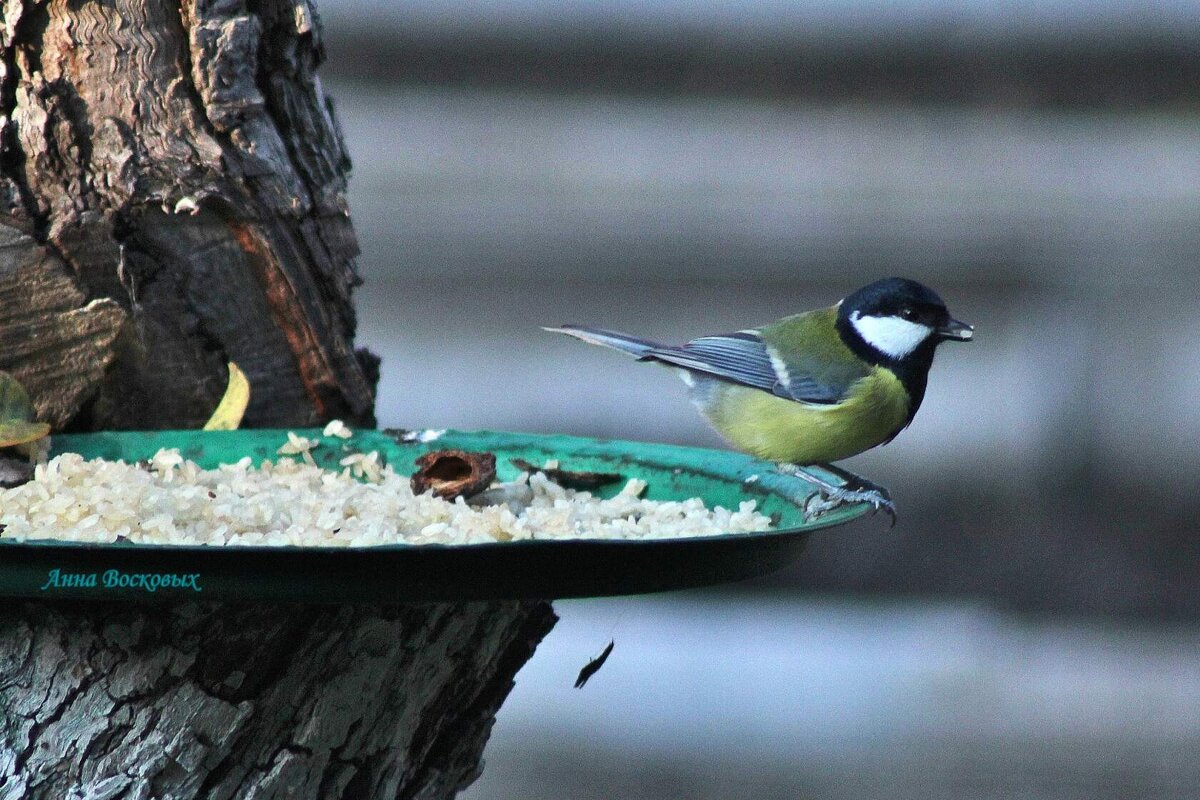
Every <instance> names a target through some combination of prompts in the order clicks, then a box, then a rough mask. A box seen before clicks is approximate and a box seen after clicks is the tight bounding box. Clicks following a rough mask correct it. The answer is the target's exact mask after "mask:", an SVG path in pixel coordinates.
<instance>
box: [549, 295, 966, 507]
mask: <svg viewBox="0 0 1200 800" xmlns="http://www.w3.org/2000/svg"><path fill="white" fill-rule="evenodd" d="M546 330H548V331H554V332H557V333H565V334H567V335H569V336H574V337H575V338H577V339H582V340H583V341H585V342H589V343H591V344H598V345H603V346H605V347H611V348H614V349H616V350H621V351H623V352H625V353H628V354H630V355H632V356H634V357H635V358H637V359H638V360H639V361H656V362H659V363H661V364H665V365H667V366H669V367H673V368H675V369H676V370H677V371H678V372H679V376H680V377H681V378H682V379H683V381H684V383H686V384H687V386H688V388H689V391H690V394H691V398H692V401H693V402H694V403H695V405H696V406H697V407H698V408H699V409H700V411H701V413H703V414H704V416H705V417H707V418H708V421H709V422H710V423H711V424H712V426H713V427H714V428H716V430H717V432H718V433H720V434H721V435H722V436H723V437H725V439H727V440H728V441H729V442H730V443H731V444H732V445H733V446H734V447H736V448H737V449H739V450H742V451H744V452H747V453H750V454H752V455H755V456H757V457H759V458H763V459H767V460H769V461H775V462H779V463H780V466H781V469H784V470H785V471H787V472H790V473H791V474H794V475H798V476H799V477H803V478H805V479H806V480H809V481H812V482H813V483H815V484H817V485H818V486H819V487H820V488H821V490H822V493H824V494H825V496H826V498H827V500H828V501H829V502H830V503H831V504H835V505H836V504H838V503H842V502H850V501H865V502H869V503H871V504H873V505H874V506H875V508H876V509H879V508H883V509H885V510H887V511H888V512H889V513H891V514H892V516H893V519H894V517H895V509H894V506H893V504H892V502H891V500H890V498H888V496H887V493H886V492H885V491H884V490H882V489H881V488H879V487H877V486H872V485H867V484H865V483H860V484H859V485H858V486H856V487H853V488H851V487H850V486H849V485H846V486H834V485H832V484H830V483H827V482H825V481H823V480H821V479H819V478H817V477H816V476H815V475H812V474H811V473H807V472H805V471H804V470H802V469H800V467H802V466H807V465H813V464H819V465H821V466H823V467H825V468H826V469H831V470H832V471H833V472H834V473H836V474H839V475H841V476H842V477H843V478H845V477H847V473H844V472H842V471H841V470H838V469H837V468H835V467H832V466H831V462H833V461H840V460H841V459H843V458H848V457H850V456H853V455H856V454H858V453H861V452H863V451H864V450H869V449H871V448H872V447H875V446H877V445H881V444H886V443H887V442H890V441H891V440H892V439H894V438H895V437H896V435H897V434H898V433H900V431H902V430H904V429H905V428H906V427H908V425H909V424H910V423H911V422H912V421H913V418H914V417H915V416H916V414H917V409H919V408H920V407H921V401H922V399H924V397H925V386H926V382H927V381H928V378H929V368H930V366H931V365H932V364H933V354H934V351H935V350H936V349H937V346H938V345H939V344H941V343H942V342H944V341H970V339H971V337H972V335H973V333H974V328H972V327H971V326H970V325H967V324H965V323H962V322H959V321H958V320H956V319H954V318H952V317H951V316H950V312H949V311H947V310H946V304H945V303H944V302H942V298H940V297H938V295H937V293H935V292H934V291H933V290H932V289H929V288H928V287H926V286H923V285H922V284H920V283H918V282H916V281H913V280H908V279H906V278H885V279H883V280H879V281H876V282H875V283H872V284H870V285H868V286H864V287H863V288H861V289H859V290H858V291H856V292H854V293H853V294H851V295H849V296H848V297H846V298H844V299H842V300H841V301H839V302H838V303H836V304H835V305H832V306H830V307H828V308H821V309H817V310H815V311H807V312H804V313H802V314H795V315H792V316H789V317H784V318H783V319H780V320H778V321H776V322H772V323H770V324H768V325H764V326H763V327H761V328H750V329H747V330H742V331H738V332H737V333H727V334H722V335H719V336H704V337H701V338H699V339H693V340H692V341H690V342H688V343H687V344H685V345H682V346H679V347H675V346H671V345H665V344H659V343H658V342H653V341H650V340H648V339H642V338H639V337H636V336H628V335H626V334H623V333H616V332H614V331H608V330H602V329H600V328H590V327H585V326H581V325H563V326H562V327H558V328H546Z"/></svg>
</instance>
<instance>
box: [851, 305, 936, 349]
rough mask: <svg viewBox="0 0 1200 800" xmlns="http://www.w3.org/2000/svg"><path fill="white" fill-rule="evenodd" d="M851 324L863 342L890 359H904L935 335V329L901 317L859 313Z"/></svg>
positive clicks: (852, 317)
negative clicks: (868, 315)
mask: <svg viewBox="0 0 1200 800" xmlns="http://www.w3.org/2000/svg"><path fill="white" fill-rule="evenodd" d="M850 322H851V324H852V325H854V329H855V330H856V331H858V335H859V336H861V337H862V338H863V341H864V342H866V343H867V344H869V345H871V347H874V348H875V349H876V350H878V351H879V352H881V353H883V354H884V355H885V356H888V357H889V358H904V357H905V356H906V355H908V354H909V353H911V352H912V351H913V350H916V349H917V346H918V345H919V344H921V342H923V341H925V340H926V339H928V338H929V337H930V336H931V335H932V334H933V329H932V328H930V327H929V326H927V325H921V324H920V323H917V322H909V321H908V320H906V319H903V318H901V317H866V316H862V315H861V314H859V313H858V312H857V311H856V312H854V314H852V315H851V316H850Z"/></svg>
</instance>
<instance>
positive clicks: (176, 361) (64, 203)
mask: <svg viewBox="0 0 1200 800" xmlns="http://www.w3.org/2000/svg"><path fill="white" fill-rule="evenodd" d="M3 14H4V33H3V35H2V36H0V49H2V51H3V57H2V59H0V61H2V62H3V68H2V69H0V103H2V105H3V107H2V114H3V131H2V133H0V141H2V142H3V144H4V154H3V158H2V160H0V174H3V176H4V177H3V180H4V188H3V189H2V190H0V200H4V201H5V202H6V203H7V205H8V207H9V209H10V217H11V218H12V219H13V220H14V221H19V222H20V223H22V224H23V227H24V229H25V231H26V232H27V233H29V234H32V236H33V238H34V239H36V240H37V241H36V242H34V243H33V244H34V245H40V246H45V247H48V248H50V249H51V250H52V251H53V252H54V253H55V254H56V255H57V256H58V257H59V258H61V259H62V261H63V262H64V263H65V264H67V265H68V266H69V268H70V271H71V273H72V274H73V276H74V278H75V280H76V281H77V284H78V287H79V290H80V291H81V292H83V294H84V295H86V296H87V297H89V298H96V297H108V298H112V299H113V300H114V301H116V302H117V303H119V304H120V305H121V307H122V308H124V309H125V310H126V312H127V315H128V320H127V325H126V327H127V328H128V330H127V335H125V336H122V337H118V338H117V339H116V340H115V342H114V345H113V346H114V350H115V353H114V356H113V359H112V360H113V362H114V369H113V370H112V371H111V372H110V375H109V379H108V380H106V381H104V382H103V383H102V384H101V385H100V386H99V387H98V388H97V390H96V392H95V393H94V395H93V396H91V397H88V398H87V400H88V401H89V402H90V403H91V405H90V407H87V408H82V407H81V408H80V409H79V410H80V411H81V412H83V413H84V414H85V416H86V417H87V418H88V420H89V424H92V425H103V426H105V427H109V428H133V427H139V428H160V427H168V426H179V425H184V426H190V425H195V424H199V423H202V422H203V421H204V419H205V418H206V417H207V414H208V412H209V411H211V409H212V406H213V404H214V403H215V402H216V400H217V399H218V398H219V397H220V393H221V390H222V388H223V386H224V380H225V362H226V361H229V360H233V361H236V362H237V363H238V364H239V365H240V366H241V367H242V369H243V371H245V372H246V375H247V377H248V378H249V379H250V382H251V385H252V386H253V387H254V389H255V396H254V398H252V400H251V405H250V408H249V410H248V412H247V423H248V424H250V425H263V424H267V423H273V424H280V425H311V424H316V423H319V422H322V421H324V420H327V419H330V418H333V417H341V418H344V419H346V420H347V421H349V422H353V423H355V424H360V425H361V424H373V422H374V420H373V414H372V408H373V402H372V401H373V397H372V394H373V391H374V387H373V385H372V384H371V383H370V382H369V379H368V378H369V376H368V375H367V374H366V371H365V370H364V366H363V364H361V363H360V361H359V358H358V357H357V356H356V354H355V352H354V349H353V337H354V327H355V319H354V313H353V307H352V305H351V302H350V293H351V290H352V289H353V287H354V286H355V285H357V284H358V282H359V279H358V275H357V273H356V272H355V267H354V257H355V255H357V252H358V245H357V241H356V239H355V236H354V230H353V227H352V226H351V223H350V218H349V210H348V206H347V202H346V176H347V173H348V171H349V158H348V156H347V154H346V151H345V147H344V145H343V143H342V140H341V136H340V134H339V131H338V128H337V125H336V123H335V122H334V119H333V115H332V112H331V109H330V107H329V105H328V102H327V99H326V98H325V96H324V93H323V92H322V91H321V87H320V83H319V81H318V79H317V76H316V68H317V66H318V64H319V62H320V60H321V57H322V51H321V44H320V35H319V29H318V27H317V25H316V24H315V21H316V20H315V15H314V12H313V10H312V9H311V8H310V7H309V6H308V5H307V3H306V2H304V0H300V2H298V3H288V2H283V1H282V0H276V1H275V2H259V3H250V4H246V3H243V2H236V1H231V2H215V1H210V2H184V3H182V4H181V5H178V6H177V5H176V4H174V3H170V2H166V1H165V0H157V1H156V2H146V1H144V0H116V2H111V3H108V2H106V3H100V2H82V3H74V2H67V0H45V2H35V0H23V2H9V3H7V4H5V6H4V12H3ZM30 389H31V390H32V391H33V392H34V394H37V393H39V392H40V391H41V387H40V386H36V385H35V386H31V387H30ZM164 397H166V398H170V400H169V402H164V403H161V404H160V403H150V401H152V400H153V401H158V400H160V399H162V398H164ZM147 405H150V406H152V407H151V408H147Z"/></svg>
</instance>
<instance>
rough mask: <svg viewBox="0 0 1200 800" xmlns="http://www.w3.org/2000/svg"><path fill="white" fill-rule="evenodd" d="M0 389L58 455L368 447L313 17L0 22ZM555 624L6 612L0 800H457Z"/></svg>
mask: <svg viewBox="0 0 1200 800" xmlns="http://www.w3.org/2000/svg"><path fill="white" fill-rule="evenodd" d="M0 17H2V19H0V369H5V370H7V371H9V372H11V373H13V374H14V375H15V376H16V377H17V378H18V379H19V380H21V382H22V383H23V384H24V385H25V386H26V388H27V389H28V390H29V392H30V395H31V397H32V399H33V401H34V404H35V407H36V408H37V409H38V413H39V415H40V417H41V418H42V419H44V420H46V421H48V422H51V423H52V424H53V425H54V426H55V428H56V429H57V430H64V429H67V430H89V429H101V428H108V429H113V428H140V429H146V428H168V427H196V426H198V425H199V424H201V423H202V422H203V421H204V420H205V419H206V418H207V417H208V415H209V414H210V413H211V411H212V409H213V407H214V406H215V405H216V402H217V400H218V399H219V397H220V395H221V392H222V391H223V389H224V385H225V381H226V366H225V365H226V363H227V362H228V361H235V362H237V363H238V364H239V366H241V368H242V369H243V370H244V371H245V373H246V375H247V377H248V378H249V379H250V382H251V385H252V387H253V394H252V399H251V405H250V408H249V409H248V411H247V415H246V420H245V424H246V425H247V426H280V427H292V426H303V425H311V424H319V423H321V422H323V421H325V420H328V419H331V418H334V417H340V418H342V419H345V420H346V421H347V422H349V423H351V424H357V425H370V424H374V416H373V407H374V397H373V393H374V384H375V381H376V379H377V370H378V360H377V359H376V358H375V357H374V356H373V355H371V354H370V353H367V352H365V351H361V350H359V351H355V349H354V347H353V339H354V327H355V320H354V313H353V307H352V305H351V291H352V289H353V287H354V286H355V285H356V284H357V283H358V277H357V275H356V273H355V269H354V261H353V259H354V256H355V255H356V254H357V243H356V240H355V237H354V230H353V227H352V226H351V223H350V218H349V212H348V206H347V203H346V196H345V191H346V177H347V174H348V171H349V160H348V157H347V155H346V152H345V149H344V146H343V143H342V140H341V136H340V133H339V131H338V128H337V124H336V119H335V116H334V112H333V108H332V107H331V106H330V105H329V103H328V101H327V100H326V98H325V97H324V95H323V93H322V90H321V87H320V83H319V81H318V79H317V77H316V68H317V66H318V64H319V63H320V61H321V58H322V45H321V39H320V28H319V25H318V21H317V18H316V14H315V11H314V9H313V8H312V6H311V5H309V4H308V3H307V2H306V0H295V1H294V2H287V0H258V1H257V2H243V0H199V1H194V2H188V1H187V0H184V2H182V3H181V4H180V5H178V6H177V5H175V4H173V3H171V2H168V0H106V1H105V2H91V1H90V0H69V1H68V0H49V1H48V2H38V1H37V0H7V2H5V3H4V4H3V5H2V6H0ZM553 620H554V616H553V613H552V612H551V610H550V608H549V606H548V605H547V604H545V603H517V602H510V603H488V604H458V605H450V604H439V605H424V606H409V607H403V608H384V607H365V606H357V607H319V606H290V607H281V606H264V605H259V606H251V605H230V604H187V605H180V606H177V607H139V606H133V605H129V606H125V605H117V604H113V605H105V604H94V603H92V604H89V603H46V602H37V603H20V604H17V603H12V604H9V605H8V606H7V607H6V608H5V609H4V612H3V614H0V713H2V714H3V718H2V719H0V796H3V797H4V798H6V799H7V798H13V799H15V798H55V799H56V800H57V798H63V797H89V798H117V797H121V798H124V797H130V798H132V797H145V798H151V797H167V796H170V797H174V798H249V797H256V798H257V797H289V798H305V797H338V798H371V797H388V798H391V797H405V798H410V797H411V798H417V797H420V798H435V797H450V796H452V795H453V794H454V793H455V792H456V791H457V790H458V789H459V788H461V787H462V786H464V785H466V784H467V783H469V782H470V780H472V779H473V777H474V776H475V775H476V774H477V771H478V768H479V763H480V752H481V750H482V747H483V744H484V742H485V741H486V739H487V735H488V732H489V730H490V726H491V722H492V720H493V718H494V714H495V711H496V709H497V708H498V707H499V704H500V703H501V701H502V700H503V699H504V697H505V695H506V694H507V692H508V690H509V688H511V685H512V678H513V675H514V674H515V673H516V670H517V669H518V668H519V667H520V666H521V665H522V664H523V663H524V662H525V661H526V660H527V659H528V658H529V656H530V655H531V654H532V651H533V647H534V646H535V645H536V643H537V642H538V641H539V640H540V639H541V637H542V636H544V635H545V633H546V632H547V631H548V630H549V628H550V626H551V625H552V624H553Z"/></svg>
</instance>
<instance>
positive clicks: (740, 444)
mask: <svg viewBox="0 0 1200 800" xmlns="http://www.w3.org/2000/svg"><path fill="white" fill-rule="evenodd" d="M703 411H704V414H705V416H706V417H708V420H709V422H711V423H712V425H713V427H714V428H716V429H717V432H718V433H720V434H721V435H722V436H724V437H725V438H726V439H728V440H729V442H730V444H732V445H733V446H734V447H736V448H738V449H739V450H743V451H745V452H747V453H751V454H753V455H755V456H758V457H759V458H765V459H767V460H770V461H784V462H788V463H792V464H801V465H803V464H819V463H828V462H831V461H839V460H841V459H843V458H849V457H850V456H852V455H856V454H858V453H861V452H862V451H864V450H869V449H871V448H872V447H875V446H876V445H878V444H881V443H882V442H884V441H885V440H887V439H888V438H889V437H891V436H892V435H893V434H895V433H896V432H897V431H898V430H899V429H900V427H901V426H902V425H903V424H904V422H905V420H906V419H907V417H908V393H907V392H906V391H905V390H904V387H903V385H901V383H900V380H899V379H898V378H897V377H896V376H895V375H894V374H892V372H891V371H890V370H887V369H884V368H882V367H875V368H874V369H873V370H871V373H870V374H869V375H867V377H865V378H863V379H862V380H860V381H858V382H857V383H855V384H854V385H853V386H852V387H851V389H850V391H849V392H848V393H847V395H846V398H845V399H844V400H843V401H842V402H840V403H837V404H833V405H815V404H812V405H810V404H805V403H797V402H794V401H791V400H785V399H783V398H781V397H776V396H775V395H772V394H768V393H767V392H764V391H760V390H758V389H751V388H750V387H747V386H741V385H738V384H725V385H724V386H722V387H721V389H720V396H719V398H717V399H716V402H714V403H712V404H711V405H709V406H708V407H707V408H705V409H703Z"/></svg>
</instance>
